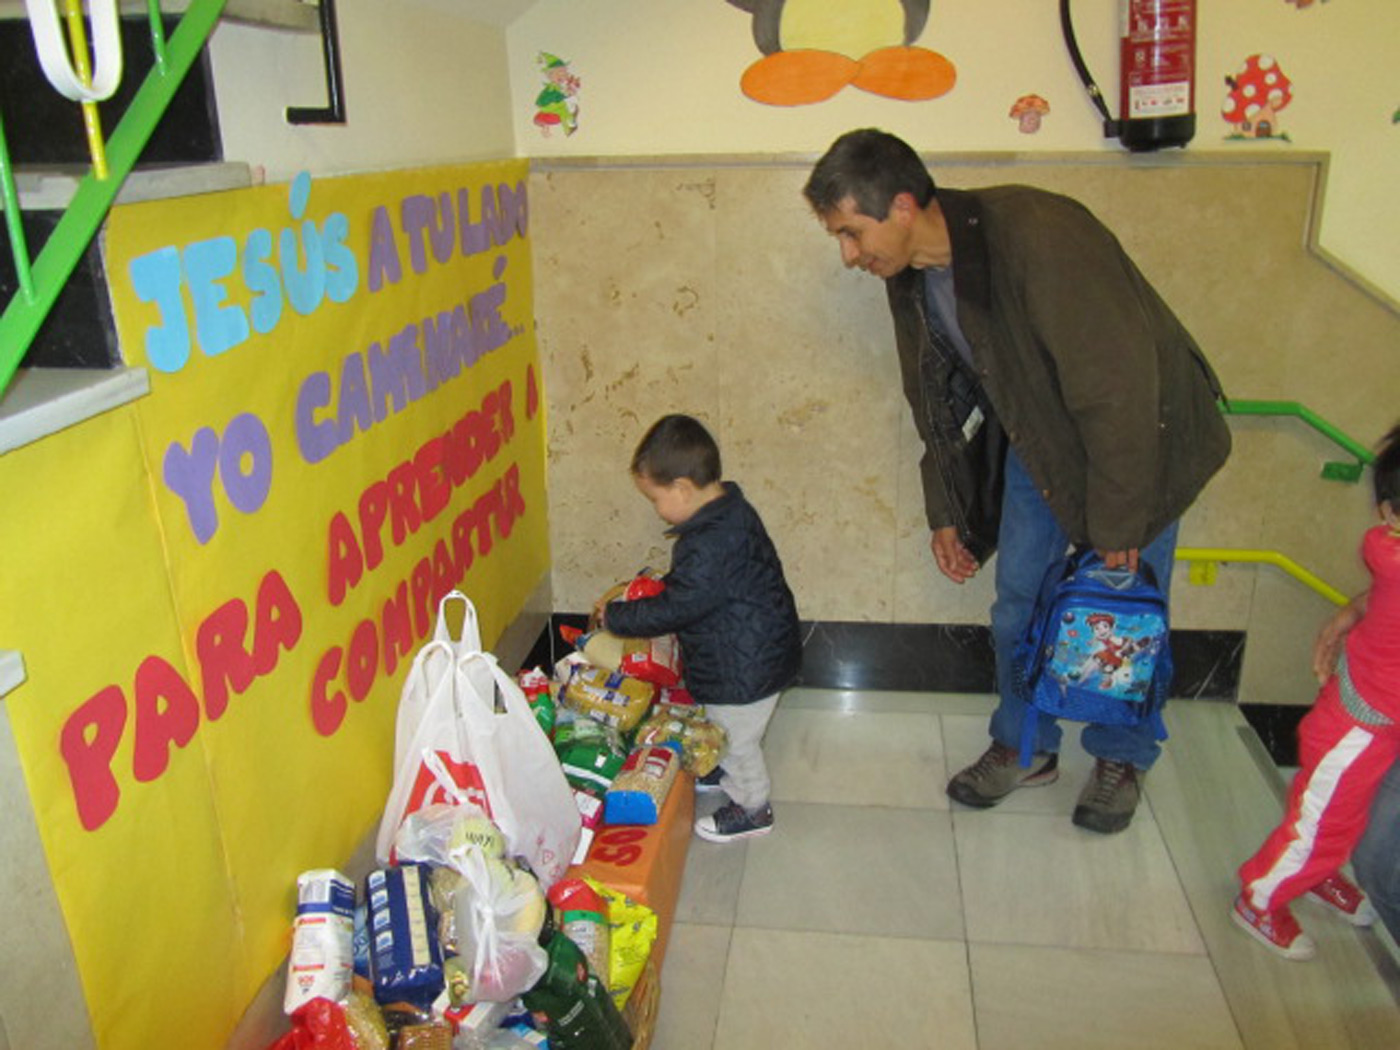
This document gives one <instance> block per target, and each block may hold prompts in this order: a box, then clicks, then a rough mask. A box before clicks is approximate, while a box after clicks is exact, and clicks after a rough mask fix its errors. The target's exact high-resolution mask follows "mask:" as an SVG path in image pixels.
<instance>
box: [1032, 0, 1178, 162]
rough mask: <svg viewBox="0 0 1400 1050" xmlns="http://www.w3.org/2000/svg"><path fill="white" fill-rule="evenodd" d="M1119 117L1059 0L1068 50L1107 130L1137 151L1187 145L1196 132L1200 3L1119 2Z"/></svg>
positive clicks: (1064, 4)
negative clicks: (1106, 100)
mask: <svg viewBox="0 0 1400 1050" xmlns="http://www.w3.org/2000/svg"><path fill="white" fill-rule="evenodd" d="M1119 12H1120V31H1119V36H1120V38H1121V39H1120V41H1119V54H1120V67H1119V81H1120V84H1121V91H1120V94H1119V110H1118V114H1119V115H1118V119H1117V120H1115V119H1114V118H1113V116H1112V115H1111V114H1110V113H1109V111H1108V106H1107V105H1106V104H1105V103H1104V100H1103V93H1102V92H1101V91H1100V90H1099V86H1098V85H1097V84H1096V83H1094V78H1093V76H1092V75H1091V74H1090V73H1089V69H1088V67H1087V66H1086V65H1085V64H1084V56H1083V55H1081V54H1080V53H1079V45H1078V43H1077V42H1076V41H1075V39H1074V26H1073V24H1072V23H1071V22H1070V14H1069V0H1060V27H1061V29H1062V30H1063V31H1064V36H1065V46H1066V47H1067V48H1068V49H1069V55H1070V60H1071V61H1072V62H1073V63H1074V68H1075V70H1076V71H1077V72H1078V73H1079V79H1080V80H1082V81H1084V87H1085V88H1086V89H1087V90H1088V92H1089V98H1090V100H1091V101H1092V102H1093V103H1094V105H1095V106H1096V107H1098V110H1099V112H1100V113H1102V114H1103V118H1104V123H1103V132H1104V135H1105V136H1106V137H1108V138H1117V139H1118V140H1119V141H1120V142H1121V143H1122V144H1123V145H1124V146H1126V147H1127V148H1128V149H1130V150H1133V151H1135V152H1143V151H1147V150H1154V149H1161V148H1162V147H1164V146H1184V145H1186V144H1187V143H1188V142H1190V141H1191V137H1192V136H1193V135H1195V133H1196V114H1195V101H1196V100H1195V93H1196V89H1195V82H1196V0H1119Z"/></svg>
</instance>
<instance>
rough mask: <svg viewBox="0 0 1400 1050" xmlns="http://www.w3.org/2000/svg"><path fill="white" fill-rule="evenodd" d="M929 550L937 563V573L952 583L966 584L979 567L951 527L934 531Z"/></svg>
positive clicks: (947, 526) (955, 530)
mask: <svg viewBox="0 0 1400 1050" xmlns="http://www.w3.org/2000/svg"><path fill="white" fill-rule="evenodd" d="M929 548H930V549H931V550H932V551H933V560H934V561H936V562H938V571H939V572H941V573H942V574H943V575H944V576H946V577H948V579H950V580H952V581H953V582H954V583H966V582H967V581H968V580H970V579H972V577H974V576H976V575H977V570H978V569H979V568H980V567H981V566H979V565H978V564H977V559H976V558H974V557H973V556H972V552H971V551H969V550H968V549H967V548H966V547H964V546H963V542H962V540H961V539H959V537H958V530H957V528H956V527H955V526H953V525H945V526H944V527H943V528H941V529H934V530H933V538H932V539H931V540H930V541H929Z"/></svg>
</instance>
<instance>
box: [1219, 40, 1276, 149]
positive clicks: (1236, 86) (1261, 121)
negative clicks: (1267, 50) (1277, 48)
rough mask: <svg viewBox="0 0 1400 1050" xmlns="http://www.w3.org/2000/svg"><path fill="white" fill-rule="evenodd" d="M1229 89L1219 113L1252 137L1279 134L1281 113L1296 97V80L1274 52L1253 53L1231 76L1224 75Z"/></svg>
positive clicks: (1262, 137)
mask: <svg viewBox="0 0 1400 1050" xmlns="http://www.w3.org/2000/svg"><path fill="white" fill-rule="evenodd" d="M1225 85H1226V86H1227V87H1228V88H1229V89H1230V93H1229V94H1228V95H1227V96H1225V101H1224V102H1223V103H1222V104H1221V106H1220V115H1221V116H1222V117H1224V118H1225V119H1226V120H1227V121H1229V122H1230V123H1231V124H1234V125H1236V126H1238V127H1239V129H1240V131H1241V132H1242V133H1243V134H1244V135H1245V136H1246V137H1249V138H1260V139H1266V138H1269V137H1271V136H1274V135H1277V134H1278V133H1279V132H1278V114H1279V110H1281V109H1283V108H1284V107H1285V106H1286V105H1288V103H1290V102H1291V101H1293V83H1292V81H1290V80H1289V79H1288V77H1286V76H1284V73H1283V70H1282V69H1280V68H1279V65H1278V63H1277V62H1276V61H1274V57H1273V56H1272V55H1250V56H1249V57H1248V58H1247V59H1245V60H1244V65H1243V66H1241V67H1240V69H1239V71H1238V72H1237V73H1236V74H1235V75H1234V76H1232V77H1226V78H1225Z"/></svg>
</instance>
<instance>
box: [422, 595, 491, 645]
mask: <svg viewBox="0 0 1400 1050" xmlns="http://www.w3.org/2000/svg"><path fill="white" fill-rule="evenodd" d="M454 599H459V600H460V601H461V602H462V606H463V608H462V633H461V636H460V637H457V638H453V637H452V632H451V631H449V630H448V629H447V603H448V602H450V601H453V600H454ZM433 640H434V641H438V642H451V643H453V644H455V645H456V646H457V647H458V648H459V650H463V649H464V650H465V651H470V652H480V651H481V623H480V621H479V620H478V619H477V615H476V606H475V605H473V604H472V600H471V599H470V598H468V597H467V596H466V595H465V594H463V593H462V592H461V591H448V592H447V593H446V594H444V595H443V596H442V601H440V602H438V615H437V625H436V627H435V628H434V629H433Z"/></svg>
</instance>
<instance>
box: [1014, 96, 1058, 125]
mask: <svg viewBox="0 0 1400 1050" xmlns="http://www.w3.org/2000/svg"><path fill="white" fill-rule="evenodd" d="M1049 112H1050V103H1048V102H1046V101H1045V100H1044V99H1043V98H1041V97H1040V96H1039V95H1022V96H1021V97H1020V98H1018V99H1017V100H1016V101H1015V102H1014V103H1012V105H1011V112H1010V113H1009V114H1008V116H1010V117H1011V118H1012V119H1013V120H1015V121H1017V122H1018V125H1017V126H1018V129H1019V130H1020V132H1021V134H1023V135H1034V134H1035V133H1036V132H1037V131H1039V130H1040V118H1041V117H1043V116H1045V114H1047V113H1049Z"/></svg>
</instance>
